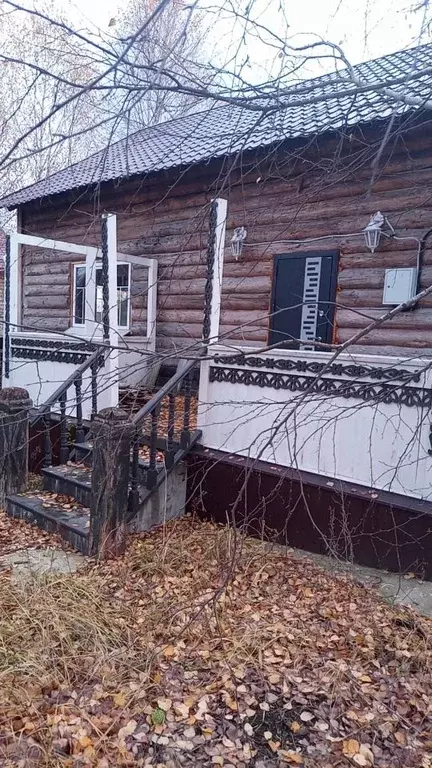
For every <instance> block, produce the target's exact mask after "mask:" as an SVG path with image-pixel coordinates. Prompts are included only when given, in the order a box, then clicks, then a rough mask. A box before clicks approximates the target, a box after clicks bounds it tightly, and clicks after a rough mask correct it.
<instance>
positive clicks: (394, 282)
mask: <svg viewBox="0 0 432 768" xmlns="http://www.w3.org/2000/svg"><path fill="white" fill-rule="evenodd" d="M416 289H417V269H416V268H415V267H401V268H398V269H386V271H385V278H384V294H383V304H393V305H395V306H396V305H397V304H402V302H404V301H408V299H412V297H413V296H415V295H416Z"/></svg>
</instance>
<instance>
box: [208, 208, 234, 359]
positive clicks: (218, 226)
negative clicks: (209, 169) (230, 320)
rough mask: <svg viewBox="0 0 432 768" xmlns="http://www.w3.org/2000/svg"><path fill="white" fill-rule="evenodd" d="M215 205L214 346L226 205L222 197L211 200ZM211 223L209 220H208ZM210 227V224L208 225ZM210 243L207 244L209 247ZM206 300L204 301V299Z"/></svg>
mask: <svg viewBox="0 0 432 768" xmlns="http://www.w3.org/2000/svg"><path fill="white" fill-rule="evenodd" d="M212 205H216V222H215V231H214V241H213V245H214V262H213V270H212V272H213V274H212V275H211V284H212V285H211V299H210V300H211V311H210V333H209V343H210V344H216V343H217V342H218V340H219V326H220V313H221V297H222V279H223V263H224V248H225V229H226V219H227V207H228V203H227V201H226V200H224V199H223V198H222V197H218V198H216V199H215V200H212ZM210 221H211V220H210ZM210 226H211V224H210ZM210 246H211V243H210V244H209V247H210ZM205 300H206V299H205Z"/></svg>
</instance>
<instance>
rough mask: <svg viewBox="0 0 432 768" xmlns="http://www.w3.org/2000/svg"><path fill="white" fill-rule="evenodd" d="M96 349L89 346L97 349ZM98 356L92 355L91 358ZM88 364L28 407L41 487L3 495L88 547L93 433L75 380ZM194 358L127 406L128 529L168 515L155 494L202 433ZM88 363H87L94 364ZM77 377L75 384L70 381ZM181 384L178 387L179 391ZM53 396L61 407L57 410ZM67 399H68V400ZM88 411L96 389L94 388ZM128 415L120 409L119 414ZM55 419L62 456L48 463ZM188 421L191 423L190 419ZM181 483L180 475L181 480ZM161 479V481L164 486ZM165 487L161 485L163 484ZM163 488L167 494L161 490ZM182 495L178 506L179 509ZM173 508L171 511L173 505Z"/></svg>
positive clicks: (14, 508)
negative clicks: (38, 444)
mask: <svg viewBox="0 0 432 768" xmlns="http://www.w3.org/2000/svg"><path fill="white" fill-rule="evenodd" d="M100 354H101V353H100V351H98V352H97V353H95V355H99V357H100ZM95 359H96V358H95ZM92 365H93V366H94V360H92V359H91V358H89V360H88V361H86V363H84V364H83V366H80V368H79V369H77V372H76V378H75V377H71V379H70V380H68V381H67V382H65V384H64V385H62V387H60V388H59V390H57V392H56V393H54V395H53V396H52V397H51V398H50V399H49V401H48V402H47V403H45V404H44V405H43V406H41V407H40V408H39V409H38V410H37V412H36V413H35V414H34V415H33V417H32V419H31V422H32V423H33V425H35V424H37V423H38V422H42V424H43V429H44V464H45V466H44V467H43V469H42V483H43V489H42V490H41V491H30V490H29V491H26V492H24V493H19V494H15V495H13V496H12V495H11V496H8V497H7V499H6V509H7V513H8V514H9V515H10V516H11V517H13V518H17V519H21V520H27V521H28V522H30V523H33V524H36V525H38V526H40V527H41V528H43V529H44V530H47V531H49V532H54V533H57V534H59V535H60V536H61V537H62V538H64V539H65V540H66V541H68V542H69V543H70V544H71V545H72V546H73V547H75V548H76V549H78V550H79V551H81V552H83V553H85V554H87V553H88V552H89V532H90V528H91V515H92V513H93V490H92V474H93V450H94V446H93V440H92V437H93V436H92V421H90V422H88V423H85V422H84V421H83V419H82V402H81V401H80V397H81V386H80V380H82V374H83V372H84V369H86V368H88V367H89V366H92ZM195 365H196V361H195V360H193V361H190V362H189V363H188V364H187V365H186V366H185V367H184V369H183V370H181V371H179V372H178V373H176V374H175V375H174V376H173V377H172V378H171V379H170V380H169V381H168V382H167V383H166V384H165V385H164V386H163V387H162V388H161V389H160V390H159V391H158V392H156V394H155V395H153V397H151V398H150V399H149V400H148V402H147V403H145V404H144V405H143V406H142V407H141V408H140V409H139V410H138V411H137V412H136V413H131V414H129V418H128V425H133V434H134V437H133V439H132V442H131V446H130V456H129V467H130V471H129V483H128V489H127V491H126V492H125V498H124V521H125V522H126V524H127V527H128V530H130V531H135V530H148V529H149V528H151V527H153V525H156V524H158V523H161V522H163V521H164V520H166V519H169V517H168V518H167V516H166V509H162V508H161V507H162V505H161V504H160V503H159V502H158V498H160V497H158V492H159V489H160V488H161V487H162V486H164V484H169V483H170V482H173V477H174V479H175V475H176V473H178V472H179V470H180V469H181V467H182V463H183V460H184V459H185V457H186V455H187V453H188V452H189V451H190V450H191V449H192V448H193V446H194V445H196V443H197V442H198V441H199V439H200V436H201V433H200V431H199V430H197V429H194V424H193V421H194V418H192V420H191V415H192V417H193V409H191V401H192V397H191V384H192V376H193V369H194V368H195ZM92 370H93V369H92ZM77 381H78V386H76V382H77ZM71 388H74V389H75V393H76V395H77V396H76V409H75V411H76V416H75V417H74V419H73V422H74V424H75V434H76V438H77V439H76V440H75V442H72V443H69V442H68V433H69V427H70V424H71V421H72V419H71V417H70V416H67V415H66V413H67V408H66V405H67V393H68V390H70V389H71ZM179 391H180V393H181V394H179ZM57 403H58V404H59V407H60V413H59V414H58V411H56V413H53V412H54V411H55V410H56V405H57ZM69 405H70V404H69ZM92 405H93V408H92V410H93V413H92V417H93V418H94V417H95V415H96V410H97V392H95V390H94V388H93V389H92ZM125 415H126V414H125ZM53 419H54V421H55V420H57V421H60V449H59V458H60V464H58V465H57V466H53V461H52V456H53V446H52V444H51V433H52V423H53ZM191 421H192V423H191ZM184 486H185V483H184ZM166 487H167V486H166ZM164 490H166V488H165V489H164ZM164 495H166V494H164ZM181 506H182V505H181V502H180V499H179V503H178V504H177V507H178V508H177V511H176V512H175V506H174V513H176V514H179V513H181V511H182V509H181ZM170 514H171V516H172V514H173V511H172V509H171V512H170Z"/></svg>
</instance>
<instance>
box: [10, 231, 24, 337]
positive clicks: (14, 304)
mask: <svg viewBox="0 0 432 768" xmlns="http://www.w3.org/2000/svg"><path fill="white" fill-rule="evenodd" d="M20 264H21V259H20V245H19V242H18V235H17V234H14V235H11V236H10V314H9V322H10V331H11V333H14V332H15V331H19V330H21V329H20V327H19V324H20V320H21V317H20V315H21V313H20V298H21V275H20V271H21V270H20Z"/></svg>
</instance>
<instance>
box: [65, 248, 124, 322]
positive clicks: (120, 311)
mask: <svg viewBox="0 0 432 768" xmlns="http://www.w3.org/2000/svg"><path fill="white" fill-rule="evenodd" d="M73 291H74V302H73V323H74V325H84V324H85V300H86V299H85V295H86V268H85V266H83V265H81V264H74V285H73ZM129 308H130V264H125V263H123V264H121V263H120V264H117V323H118V327H119V328H129ZM102 313H103V288H102V267H96V306H95V318H96V322H97V323H102Z"/></svg>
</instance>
